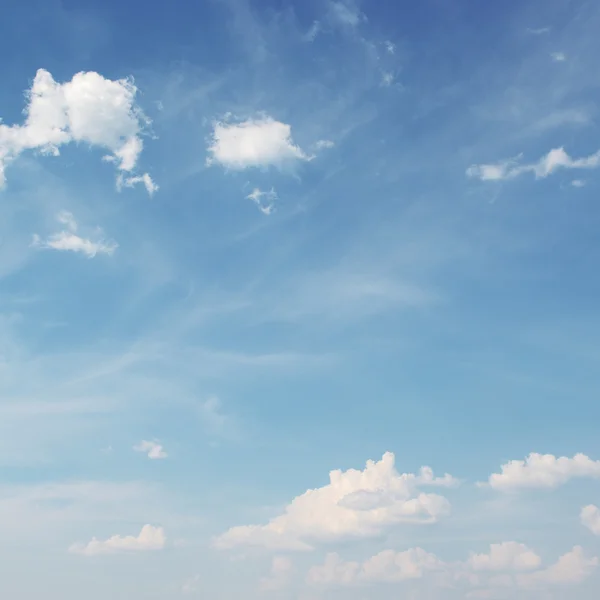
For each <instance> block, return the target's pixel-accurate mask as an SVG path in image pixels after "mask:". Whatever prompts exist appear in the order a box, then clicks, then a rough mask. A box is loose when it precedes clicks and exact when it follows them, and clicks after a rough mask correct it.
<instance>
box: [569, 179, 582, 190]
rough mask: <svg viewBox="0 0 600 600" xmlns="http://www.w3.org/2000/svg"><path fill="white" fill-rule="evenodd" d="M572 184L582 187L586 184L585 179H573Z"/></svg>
mask: <svg viewBox="0 0 600 600" xmlns="http://www.w3.org/2000/svg"><path fill="white" fill-rule="evenodd" d="M571 185H572V186H573V187H576V188H582V187H584V186H585V181H584V180H583V179H573V181H571Z"/></svg>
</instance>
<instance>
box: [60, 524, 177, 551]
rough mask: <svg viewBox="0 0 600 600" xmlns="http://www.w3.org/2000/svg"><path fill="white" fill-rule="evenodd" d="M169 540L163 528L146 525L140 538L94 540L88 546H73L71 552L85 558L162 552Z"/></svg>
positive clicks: (115, 537) (117, 536) (122, 537)
mask: <svg viewBox="0 0 600 600" xmlns="http://www.w3.org/2000/svg"><path fill="white" fill-rule="evenodd" d="M166 541H167V538H166V536H165V532H164V529H163V528H162V527H153V526H152V525H144V526H143V527H142V530H141V531H140V533H139V535H138V536H133V535H127V536H120V535H113V536H112V537H110V538H108V539H107V540H104V541H102V540H98V539H96V538H93V539H92V541H91V542H89V543H88V544H73V545H72V546H71V547H70V548H69V551H70V552H72V553H74V554H82V555H84V556H96V555H98V554H114V553H118V552H143V551H148V550H162V549H163V548H164V547H165V544H166Z"/></svg>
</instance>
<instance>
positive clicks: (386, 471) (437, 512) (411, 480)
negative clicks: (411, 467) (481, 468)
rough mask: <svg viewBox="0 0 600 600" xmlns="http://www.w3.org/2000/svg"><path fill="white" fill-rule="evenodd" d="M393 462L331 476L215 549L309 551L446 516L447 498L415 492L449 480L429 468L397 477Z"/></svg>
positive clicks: (385, 460) (386, 458) (227, 537)
mask: <svg viewBox="0 0 600 600" xmlns="http://www.w3.org/2000/svg"><path fill="white" fill-rule="evenodd" d="M394 461H395V459H394V455H393V454H392V453H391V452H387V453H386V454H384V455H383V458H382V459H381V460H380V461H378V462H374V461H368V462H367V465H366V467H365V469H364V470H362V471H360V470H356V469H349V470H348V471H345V472H343V471H340V470H336V471H331V472H330V474H329V483H328V484H327V485H325V486H323V487H320V488H316V489H311V490H308V491H307V492H305V493H304V494H302V495H300V496H298V497H296V498H294V499H293V500H292V501H291V502H290V504H289V505H288V506H287V507H286V508H285V512H284V513H283V514H282V515H280V516H278V517H275V518H273V519H272V520H271V521H270V522H269V523H268V524H266V525H246V526H239V527H233V528H231V529H229V530H228V531H227V532H225V533H224V534H223V535H221V536H219V537H218V538H217V539H216V540H215V545H216V546H217V547H219V548H232V547H234V546H240V545H250V546H266V547H269V548H273V549H289V550H310V549H311V548H312V544H313V543H314V542H317V541H321V542H327V541H334V540H339V539H343V538H347V537H370V536H376V535H379V534H380V533H381V532H382V531H383V530H385V528H386V527H389V526H392V525H395V524H398V523H434V522H436V521H437V520H438V519H439V518H440V517H442V516H444V515H446V514H448V512H449V510H450V504H449V502H448V500H447V499H446V498H444V497H443V496H439V495H437V494H426V493H423V492H421V491H420V488H421V487H425V486H443V487H447V486H451V485H455V484H456V483H457V481H456V480H455V479H454V478H453V477H451V476H450V475H445V476H444V477H441V478H436V477H434V475H433V472H432V471H431V469H429V468H428V467H423V468H422V469H421V471H420V473H419V474H418V475H414V474H399V473H398V472H397V471H396V469H395V467H394Z"/></svg>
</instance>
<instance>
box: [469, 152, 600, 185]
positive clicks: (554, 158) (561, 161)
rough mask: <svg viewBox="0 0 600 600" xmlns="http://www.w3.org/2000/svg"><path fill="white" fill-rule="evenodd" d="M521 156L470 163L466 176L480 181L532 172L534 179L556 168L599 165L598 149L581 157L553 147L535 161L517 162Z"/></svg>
mask: <svg viewBox="0 0 600 600" xmlns="http://www.w3.org/2000/svg"><path fill="white" fill-rule="evenodd" d="M520 158H521V156H518V157H516V158H511V159H508V160H505V161H501V162H499V163H495V164H480V165H471V166H470V167H469V168H468V169H467V176H468V177H472V178H475V179H480V180H481V181H501V180H506V179H514V178H515V177H519V176H520V175H523V174H525V173H533V174H534V176H535V178H536V179H541V178H544V177H548V176H549V175H551V174H552V173H554V172H555V171H557V170H558V169H595V168H597V167H599V166H600V150H599V151H598V152H596V153H594V154H590V155H589V156H585V157H583V158H571V157H570V156H569V155H568V154H567V153H566V151H565V149H564V148H562V147H560V148H554V149H553V150H550V152H548V154H546V156H543V157H542V158H541V159H540V160H539V161H538V162H537V163H532V164H525V165H521V164H519V160H520Z"/></svg>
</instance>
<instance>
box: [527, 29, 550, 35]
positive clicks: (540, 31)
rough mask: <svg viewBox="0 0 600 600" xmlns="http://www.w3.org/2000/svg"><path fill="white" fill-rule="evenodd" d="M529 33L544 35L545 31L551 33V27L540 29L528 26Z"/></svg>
mask: <svg viewBox="0 0 600 600" xmlns="http://www.w3.org/2000/svg"><path fill="white" fill-rule="evenodd" d="M527 33H531V34H532V35H544V34H545V33H550V27H539V28H538V29H532V28H530V27H528V28H527Z"/></svg>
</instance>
